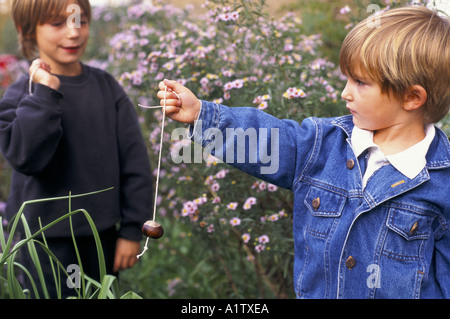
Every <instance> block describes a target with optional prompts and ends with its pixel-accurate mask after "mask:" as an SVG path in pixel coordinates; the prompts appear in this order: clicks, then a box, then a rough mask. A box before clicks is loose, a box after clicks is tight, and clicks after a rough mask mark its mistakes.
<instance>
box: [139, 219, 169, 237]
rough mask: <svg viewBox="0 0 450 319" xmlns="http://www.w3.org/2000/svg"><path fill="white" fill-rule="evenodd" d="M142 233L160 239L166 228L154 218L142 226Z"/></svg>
mask: <svg viewBox="0 0 450 319" xmlns="http://www.w3.org/2000/svg"><path fill="white" fill-rule="evenodd" d="M142 233H143V234H144V235H145V236H147V237H150V238H153V239H158V238H161V237H162V235H164V228H163V227H162V226H161V225H160V224H159V223H157V222H155V221H153V220H147V221H146V222H145V223H144V225H143V226H142Z"/></svg>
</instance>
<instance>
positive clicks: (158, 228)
mask: <svg viewBox="0 0 450 319" xmlns="http://www.w3.org/2000/svg"><path fill="white" fill-rule="evenodd" d="M172 93H174V94H175V95H176V96H177V98H178V99H179V100H181V99H180V96H179V95H178V94H177V93H175V92H173V91H172ZM166 96H167V86H166V87H165V89H164V100H163V105H162V106H147V105H141V104H138V105H139V106H140V107H143V108H147V109H156V108H162V109H163V116H162V123H161V137H160V142H159V156H158V169H157V171H156V187H155V188H156V189H155V199H154V206H153V219H152V222H153V223H152V222H149V221H148V222H146V223H145V224H144V227H143V230H144V229H145V228H146V227H147V231H149V230H148V228H150V227H151V230H150V231H149V232H150V233H151V234H156V235H150V236H147V239H146V241H145V246H144V250H143V251H142V253H140V254H139V255H137V256H136V257H137V258H138V259H139V258H140V257H141V256H142V255H143V254H144V253H145V252H146V251H147V250H148V240H149V238H150V237H153V238H158V237H160V236H162V234H163V233H164V231H163V230H162V227H161V226H160V225H159V224H157V223H155V219H156V202H157V199H158V188H159V175H160V171H161V154H162V148H163V137H164V126H165V119H166V104H167V99H166ZM154 224H157V226H155V225H154ZM155 230H156V231H157V232H156V233H155Z"/></svg>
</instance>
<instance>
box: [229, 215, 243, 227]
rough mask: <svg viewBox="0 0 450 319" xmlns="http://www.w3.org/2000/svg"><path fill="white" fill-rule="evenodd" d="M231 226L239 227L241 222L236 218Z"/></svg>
mask: <svg viewBox="0 0 450 319" xmlns="http://www.w3.org/2000/svg"><path fill="white" fill-rule="evenodd" d="M230 224H231V226H238V225H240V224H241V220H240V219H239V218H238V217H234V218H232V219H231V220H230Z"/></svg>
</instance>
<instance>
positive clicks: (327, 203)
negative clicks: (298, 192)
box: [304, 186, 346, 238]
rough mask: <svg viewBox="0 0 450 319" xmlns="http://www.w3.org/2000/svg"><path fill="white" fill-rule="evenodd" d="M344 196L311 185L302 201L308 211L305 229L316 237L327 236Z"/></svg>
mask: <svg viewBox="0 0 450 319" xmlns="http://www.w3.org/2000/svg"><path fill="white" fill-rule="evenodd" d="M345 200H346V198H345V196H342V195H339V194H337V193H334V192H331V191H327V190H324V189H321V188H318V187H314V186H312V187H311V188H310V189H309V191H308V193H307V194H306V197H305V200H304V203H305V205H306V207H308V210H309V212H310V216H309V218H308V219H309V221H308V223H307V230H308V232H309V233H311V234H312V235H314V236H316V237H322V238H325V237H328V235H329V233H330V230H331V229H332V226H333V224H334V223H335V221H336V218H338V217H340V216H341V213H342V210H343V209H344V204H345Z"/></svg>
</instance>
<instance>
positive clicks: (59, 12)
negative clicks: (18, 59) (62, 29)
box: [11, 0, 92, 60]
mask: <svg viewBox="0 0 450 319" xmlns="http://www.w3.org/2000/svg"><path fill="white" fill-rule="evenodd" d="M77 2H78V5H79V6H80V8H81V9H82V10H83V14H84V15H85V16H86V18H87V19H88V21H89V22H90V21H91V15H92V12H91V4H90V3H89V0H77ZM66 10H67V1H64V0H12V1H11V14H12V18H13V20H14V23H15V25H16V29H17V31H18V32H19V45H20V51H21V52H22V54H23V55H24V57H25V58H27V59H30V60H31V59H33V58H35V57H36V26H38V25H41V24H44V23H47V22H49V21H51V20H52V19H55V18H58V17H61V16H64V15H65V14H66Z"/></svg>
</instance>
